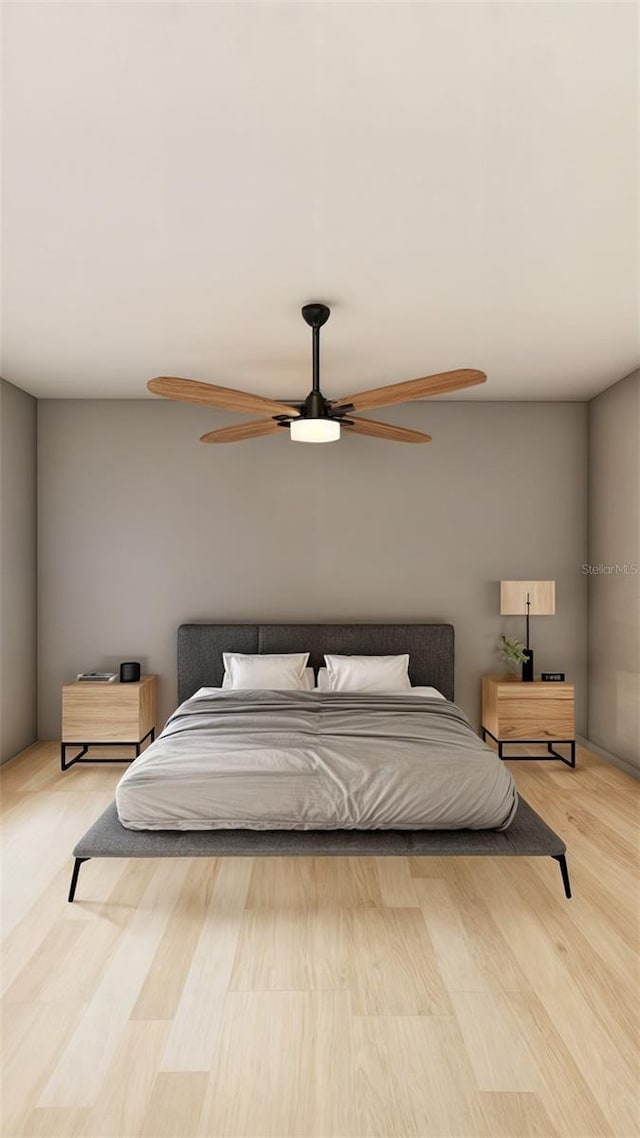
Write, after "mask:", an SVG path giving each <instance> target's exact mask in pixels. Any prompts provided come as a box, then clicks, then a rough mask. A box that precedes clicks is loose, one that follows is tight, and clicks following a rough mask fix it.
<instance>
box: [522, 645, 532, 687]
mask: <svg viewBox="0 0 640 1138" xmlns="http://www.w3.org/2000/svg"><path fill="white" fill-rule="evenodd" d="M524 651H525V653H526V657H527V658H526V660H525V661H524V662H523V664H522V679H523V680H524V682H525V683H531V682H532V680H533V648H525V649H524Z"/></svg>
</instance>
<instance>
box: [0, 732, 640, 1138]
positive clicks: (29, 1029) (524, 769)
mask: <svg viewBox="0 0 640 1138" xmlns="http://www.w3.org/2000/svg"><path fill="white" fill-rule="evenodd" d="M578 760H579V767H578V769H577V771H575V772H574V771H571V770H569V769H568V768H566V767H563V766H561V765H560V764H559V763H539V764H536V763H520V764H516V763H514V764H512V769H513V770H514V771H515V774H516V778H517V781H518V785H519V786H520V789H521V790H522V792H523V793H524V794H525V796H526V797H527V799H528V800H529V801H530V802H531V804H532V805H533V806H534V807H535V808H537V809H538V810H539V811H540V813H542V815H543V816H544V817H545V818H546V820H547V821H548V822H549V823H550V825H551V826H553V827H554V828H555V829H557V830H558V832H559V833H560V834H561V835H562V836H563V837H564V839H565V840H566V842H567V845H568V847H569V863H570V869H571V875H572V881H573V887H574V893H575V897H574V900H572V901H569V902H568V901H565V900H564V897H563V893H562V889H561V881H560V873H559V870H558V867H557V865H556V863H555V862H553V861H552V860H551V859H548V858H545V859H535V858H532V859H526V860H525V859H521V858H518V859H510V858H503V859H493V860H491V859H485V858H482V859H481V858H478V859H470V858H467V859H453V858H452V859H446V858H442V859H438V858H433V859H426V858H421V859H406V858H405V859H384V858H381V859H375V858H370V859H360V860H358V859H351V860H347V859H332V858H327V859H289V860H277V859H268V860H261V859H256V860H255V861H253V862H252V861H250V860H249V859H236V860H224V859H222V860H219V861H216V862H214V861H206V860H193V861H178V860H176V861H136V860H132V861H129V862H125V861H108V860H103V861H91V862H89V863H88V864H86V865H85V866H83V869H82V873H81V876H80V886H79V891H78V901H77V902H76V903H75V904H74V905H69V904H67V902H66V892H67V888H68V881H69V875H70V870H71V860H70V853H71V849H72V846H73V844H74V842H75V841H76V840H77V839H78V838H79V837H80V836H81V835H82V834H83V833H84V831H85V830H86V829H87V828H88V826H89V825H90V824H91V823H92V822H93V821H94V819H95V818H96V817H97V815H98V814H99V813H100V811H101V810H102V809H103V807H104V806H106V805H107V803H108V802H109V801H110V799H111V798H112V794H113V788H114V785H115V783H116V781H117V779H118V778H119V776H120V774H121V773H122V771H123V770H124V767H121V766H93V767H92V766H79V767H75V768H74V769H72V770H70V771H68V772H67V773H66V774H64V775H63V774H61V773H60V772H59V769H58V752H57V747H56V746H55V745H54V744H38V745H36V746H34V747H32V748H30V750H29V751H27V752H25V753H24V754H23V755H22V756H19V757H18V758H17V759H15V760H13V761H12V762H11V763H9V764H8V765H6V766H5V767H4V768H3V770H2V774H1V781H2V785H3V788H4V789H3V837H4V857H3V873H2V882H3V934H4V955H3V967H2V977H1V978H2V991H3V993H4V1002H3V1021H2V1045H3V1051H4V1056H3V1058H4V1062H3V1118H4V1123H3V1127H2V1131H1V1132H2V1135H3V1136H4V1138H14V1136H18V1135H20V1136H25V1135H29V1136H32V1138H45V1136H53V1135H56V1136H60V1138H79V1136H86V1138H129V1136H131V1138H133V1136H134V1135H141V1136H144V1138H169V1136H175V1138H190V1136H195V1135H203V1136H204V1135H211V1136H216V1138H311V1136H314V1138H361V1136H362V1138H365V1136H367V1138H374V1136H375V1138H463V1136H464V1138H586V1136H590V1138H591V1136H594V1138H595V1136H596V1135H597V1136H598V1138H604V1136H605V1135H606V1136H609V1138H637V1136H638V1135H639V1134H640V1122H639V1119H638V1113H637V1109H636V1108H637V1095H638V1081H637V1075H638V1067H637V1054H638V1052H637V1043H638V1039H637V1025H638V991H639V980H640V976H639V972H638V961H637V955H636V952H637V947H638V924H637V918H638V892H637V868H638V858H637V855H638V785H637V784H636V783H635V782H633V780H631V779H629V778H627V777H626V776H625V775H624V774H622V773H621V772H620V771H618V770H616V769H615V768H613V767H610V766H607V765H606V764H604V763H602V762H601V761H600V760H598V759H596V758H594V757H592V756H590V755H588V754H586V753H585V752H584V751H579V753H578Z"/></svg>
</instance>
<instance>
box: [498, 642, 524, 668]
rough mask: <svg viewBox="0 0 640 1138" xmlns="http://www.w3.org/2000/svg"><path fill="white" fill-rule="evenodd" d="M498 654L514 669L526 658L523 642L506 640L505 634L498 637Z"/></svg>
mask: <svg viewBox="0 0 640 1138" xmlns="http://www.w3.org/2000/svg"><path fill="white" fill-rule="evenodd" d="M500 655H501V656H502V659H503V660H504V662H505V664H507V665H508V666H509V667H510V668H514V669H515V668H517V667H518V665H519V664H524V662H525V660H526V659H527V653H526V652H525V650H524V644H522V643H521V642H520V641H519V640H508V639H507V637H506V636H501V637H500Z"/></svg>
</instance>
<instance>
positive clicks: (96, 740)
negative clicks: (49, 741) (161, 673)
mask: <svg viewBox="0 0 640 1138" xmlns="http://www.w3.org/2000/svg"><path fill="white" fill-rule="evenodd" d="M155 733H156V677H155V676H142V678H141V679H140V681H139V682H138V683H131V684H120V683H118V682H117V681H116V682H115V683H111V684H108V683H100V682H97V683H91V681H87V680H78V681H76V682H75V683H72V684H64V686H63V688H62V743H61V744H60V766H61V768H62V770H63V771H66V770H68V769H69V767H72V766H73V765H74V763H78V762H85V763H121V762H127V761H129V760H127V759H83V757H82V756H83V755H86V753H87V750H88V748H89V747H110V746H113V744H114V743H118V744H123V743H126V744H127V745H129V746H131V747H135V749H136V758H137V756H138V755H139V754H140V745H141V744H142V743H144V741H145V739H148V738H150V739H151V742H153V740H154V738H155ZM78 746H80V747H81V748H82V749H81V751H80V753H79V754H77V755H76V756H75V758H74V759H72V760H71V762H70V763H68V762H67V758H66V755H67V747H78Z"/></svg>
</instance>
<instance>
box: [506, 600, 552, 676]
mask: <svg viewBox="0 0 640 1138" xmlns="http://www.w3.org/2000/svg"><path fill="white" fill-rule="evenodd" d="M555 611H556V583H555V581H501V582H500V613H501V615H502V616H524V617H526V621H527V644H526V648H525V652H526V656H527V659H526V660H525V661H524V663H523V665H522V678H523V680H528V681H531V680H533V650H532V648H531V647H530V646H529V617H530V616H553V615H554V613H555Z"/></svg>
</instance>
